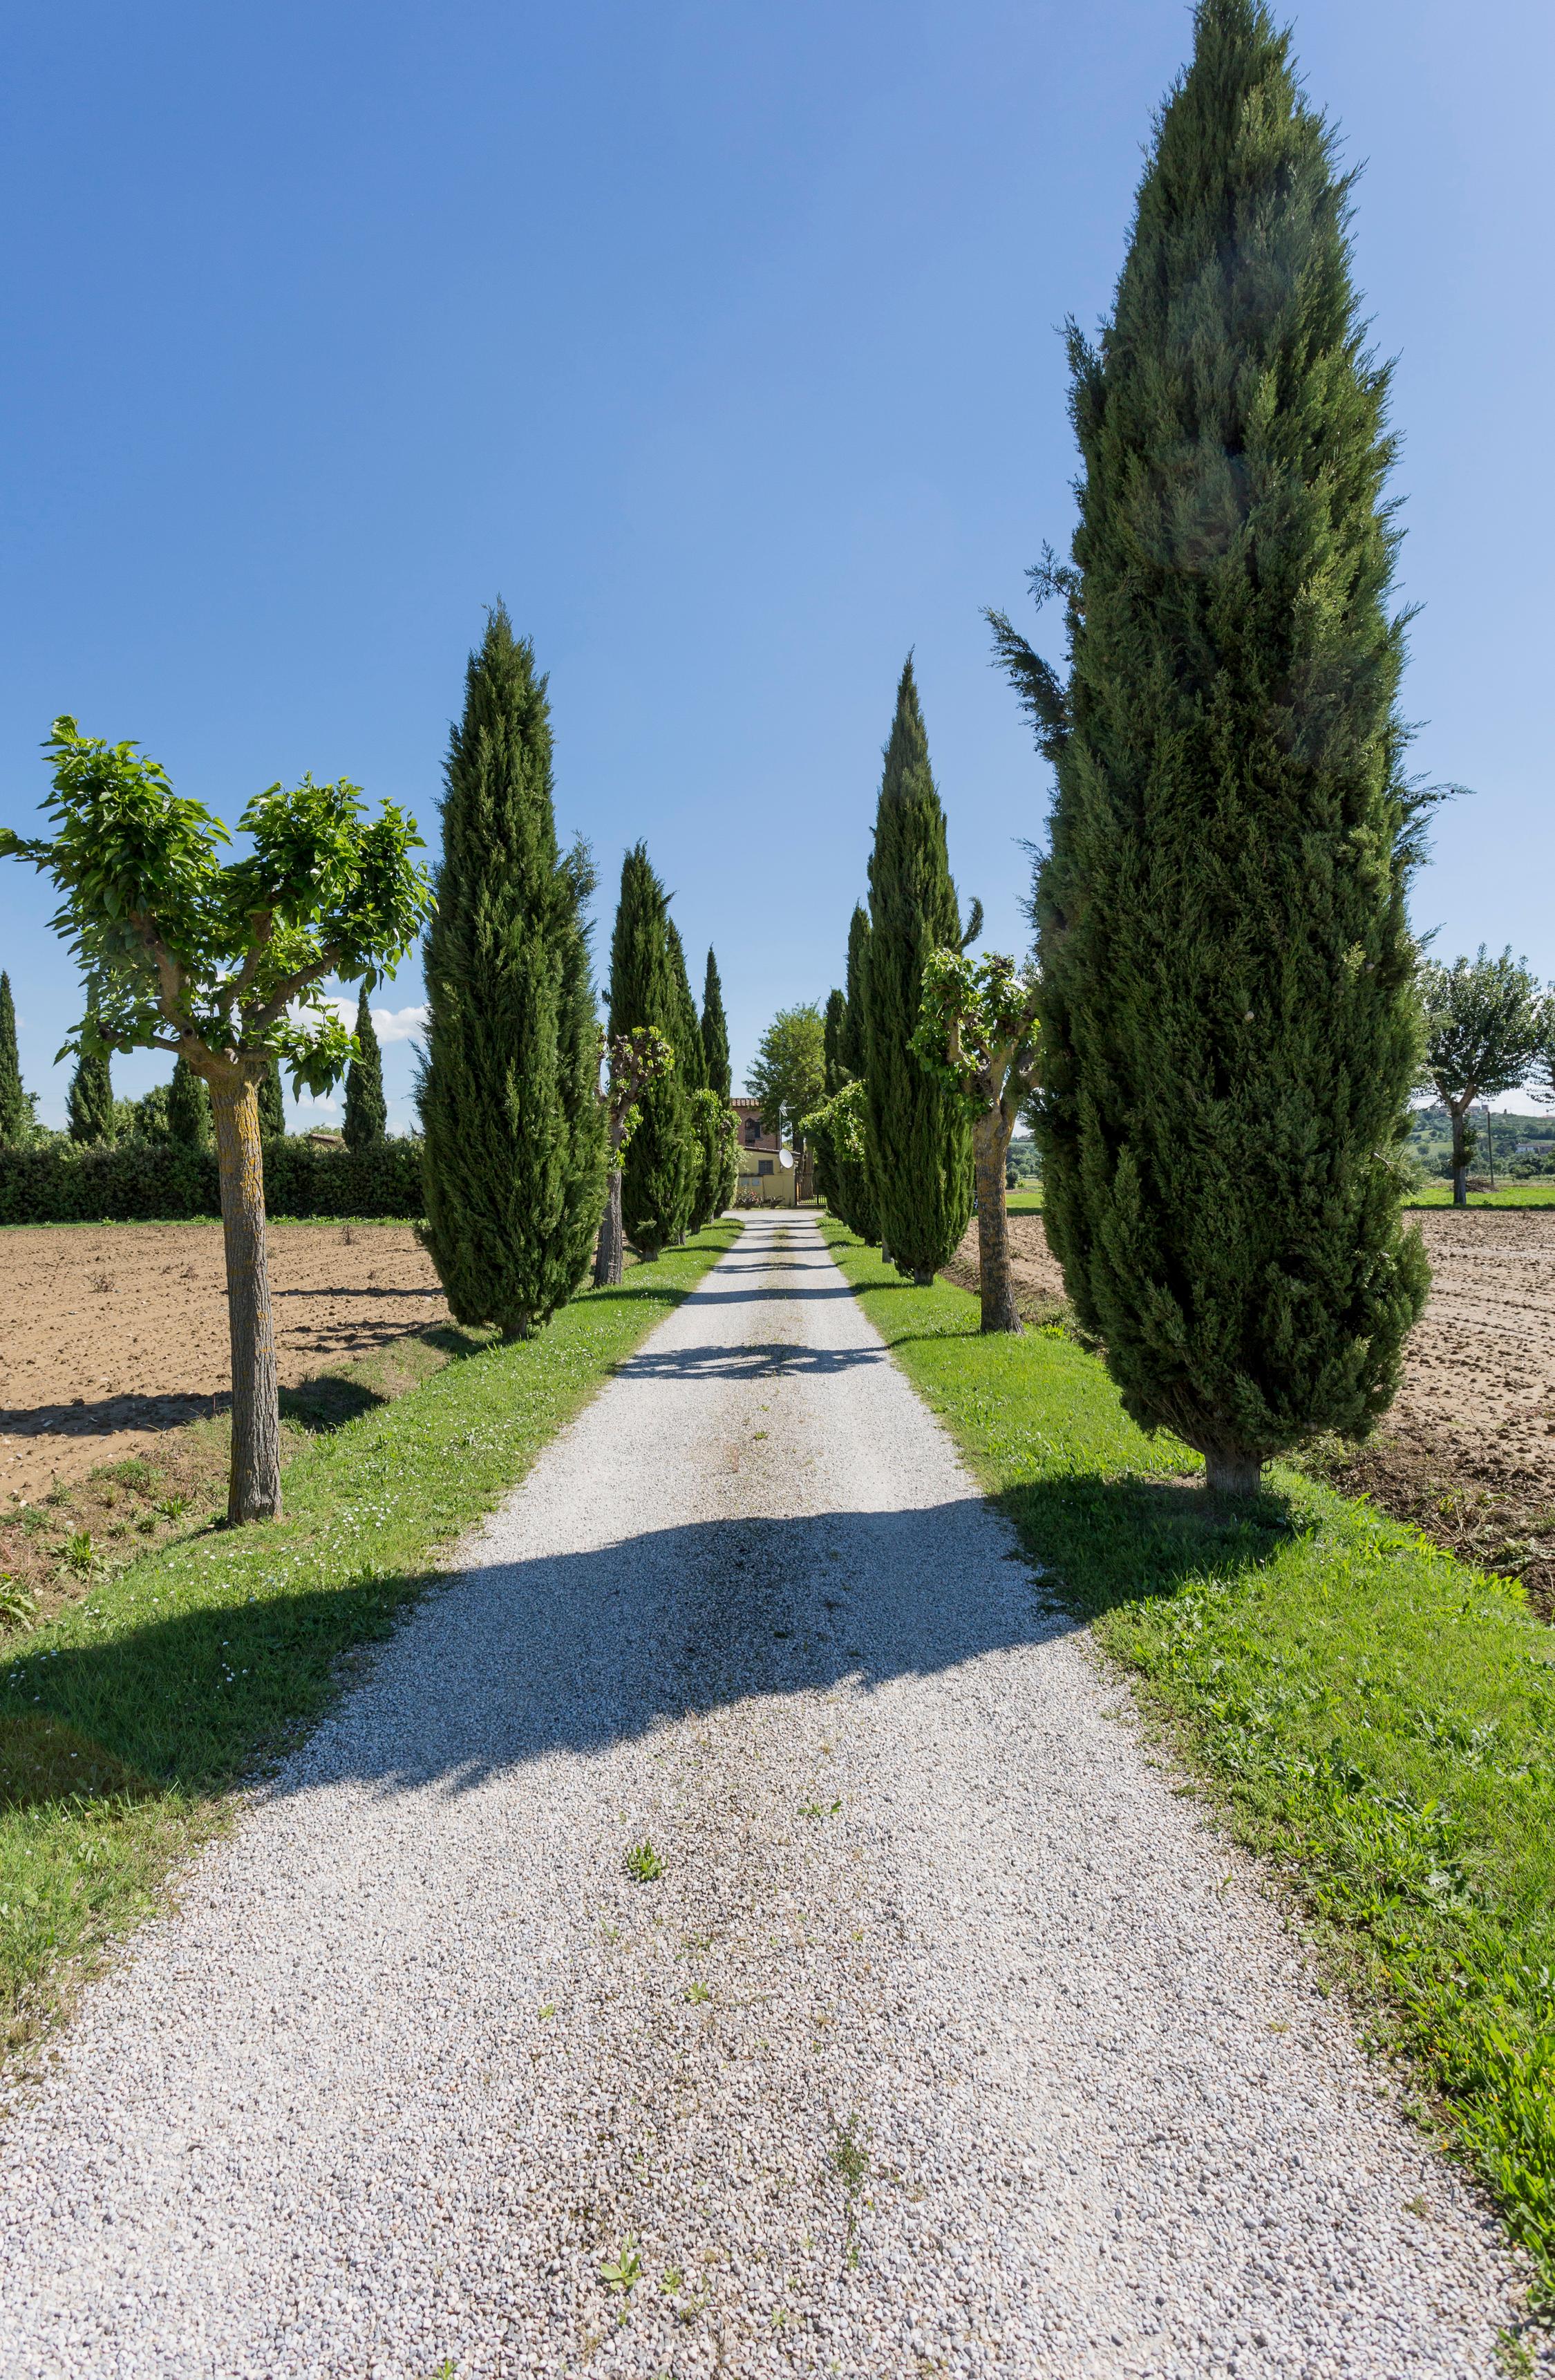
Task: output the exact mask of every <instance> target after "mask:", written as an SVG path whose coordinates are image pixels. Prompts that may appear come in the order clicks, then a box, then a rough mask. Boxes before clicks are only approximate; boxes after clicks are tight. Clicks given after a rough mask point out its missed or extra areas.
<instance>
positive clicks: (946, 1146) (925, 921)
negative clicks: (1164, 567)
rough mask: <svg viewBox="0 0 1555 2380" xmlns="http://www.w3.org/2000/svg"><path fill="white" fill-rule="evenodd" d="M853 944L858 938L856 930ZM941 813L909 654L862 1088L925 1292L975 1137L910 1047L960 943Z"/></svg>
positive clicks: (873, 1147) (888, 1192)
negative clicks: (943, 953) (930, 969)
mask: <svg viewBox="0 0 1555 2380" xmlns="http://www.w3.org/2000/svg"><path fill="white" fill-rule="evenodd" d="M850 941H851V936H850ZM961 941H962V931H961V914H960V910H959V908H958V906H957V904H956V897H955V887H954V884H953V883H952V881H951V872H950V856H949V853H948V851H947V849H946V844H945V814H944V811H943V810H942V807H941V806H940V796H939V795H938V793H937V792H936V791H935V786H934V779H933V777H932V775H931V773H930V771H929V739H928V737H927V735H925V733H924V727H923V714H922V712H921V710H919V708H918V699H917V685H916V683H915V681H914V677H913V664H912V659H911V656H910V655H909V657H908V660H907V662H906V666H905V668H904V670H903V672H902V679H901V684H900V686H898V687H897V691H896V716H895V719H894V721H893V724H892V729H891V740H890V742H889V743H888V744H887V746H886V747H885V771H884V774H883V775H882V777H881V792H880V805H879V807H878V809H877V811H876V814H875V847H874V850H873V853H872V854H871V856H870V859H869V939H868V941H867V943H866V945H865V950H866V956H865V958H864V964H863V968H862V975H863V988H864V1003H863V1004H864V1089H865V1104H866V1112H867V1114H868V1118H869V1130H868V1139H869V1169H870V1187H871V1190H872V1193H873V1197H872V1205H873V1208H874V1216H875V1220H877V1221H878V1223H879V1226H880V1232H881V1240H882V1242H883V1243H884V1245H885V1246H886V1247H887V1248H888V1249H889V1250H890V1253H891V1258H892V1261H893V1264H894V1265H895V1266H896V1269H897V1270H898V1271H899V1272H910V1273H911V1274H912V1276H913V1279H914V1281H915V1282H917V1284H918V1286H919V1287H927V1285H928V1284H929V1282H930V1281H932V1280H933V1278H934V1274H935V1272H936V1271H937V1270H938V1269H939V1267H940V1266H941V1265H942V1264H943V1263H944V1262H945V1261H946V1259H947V1258H948V1257H949V1256H950V1255H951V1253H952V1251H953V1249H954V1247H955V1246H956V1245H957V1243H958V1242H959V1240H960V1238H961V1235H962V1233H963V1232H964V1231H965V1230H966V1223H967V1219H968V1217H969V1216H970V1214H971V1211H972V1142H971V1131H970V1127H969V1125H968V1123H967V1120H966V1110H965V1106H964V1104H963V1102H962V1100H961V1099H959V1098H958V1097H957V1095H956V1093H955V1092H954V1090H952V1089H951V1088H950V1087H949V1086H948V1085H947V1084H945V1083H943V1082H941V1081H939V1080H937V1079H936V1077H935V1076H934V1075H932V1074H930V1073H929V1070H928V1068H927V1067H925V1066H924V1064H923V1063H922V1062H921V1060H919V1059H918V1057H917V1055H916V1054H915V1052H914V1050H913V1049H912V1046H911V1044H912V1038H913V1036H914V1034H915V1033H916V1032H917V1025H918V1015H919V1012H920V1010H921V1008H922V1004H923V968H924V962H925V960H926V959H927V958H928V957H929V953H930V952H932V951H936V950H942V949H955V948H959V946H960V943H961Z"/></svg>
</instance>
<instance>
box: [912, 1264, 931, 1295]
mask: <svg viewBox="0 0 1555 2380" xmlns="http://www.w3.org/2000/svg"><path fill="white" fill-rule="evenodd" d="M933 1286H934V1272H933V1268H932V1267H931V1266H929V1265H917V1266H916V1267H915V1268H914V1271H913V1287H914V1288H915V1289H932V1288H933Z"/></svg>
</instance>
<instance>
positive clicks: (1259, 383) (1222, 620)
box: [996, 0, 1427, 1486]
mask: <svg viewBox="0 0 1555 2380" xmlns="http://www.w3.org/2000/svg"><path fill="white" fill-rule="evenodd" d="M1195 33H1196V46H1195V55H1194V59H1193V63H1192V65H1191V66H1190V67H1189V68H1188V69H1187V71H1186V73H1185V74H1184V77H1183V79H1181V81H1180V82H1179V84H1178V85H1177V88H1176V89H1175V91H1173V92H1172V95H1171V97H1170V99H1169V101H1168V103H1167V104H1166V106H1165V108H1164V109H1163V111H1162V112H1161V115H1160V118H1159V120H1158V124H1157V128H1156V138H1155V143H1154V149H1153V152H1152V154H1151V157H1150V160H1149V163H1148V168H1147V171H1146V174H1145V178H1144V180H1143V182H1142V184H1141V186H1140V190H1139V197H1138V204H1137V212H1136V221H1135V225H1134V232H1133V238H1132V242H1131V246H1130V249H1129V254H1128V257H1127V260H1126V262H1125V264H1124V271H1123V274H1122V277H1121V279H1120V281H1119V284H1118V289H1117V297H1116V302H1115V306H1114V309H1113V313H1112V321H1111V322H1110V323H1109V324H1108V325H1107V326H1106V328H1105V330H1104V332H1103V334H1102V337H1101V342H1100V346H1099V348H1097V349H1095V350H1093V349H1092V348H1091V347H1090V346H1087V343H1086V341H1085V340H1084V339H1083V338H1082V337H1081V335H1080V334H1079V333H1078V332H1077V331H1076V330H1074V329H1073V328H1072V329H1071V333H1070V340H1069V350H1070V359H1071V365H1072V369H1073V375H1074V383H1073V398H1072V407H1073V414H1074V420H1075V430H1076V432H1077V435H1078V439H1079V444H1080V449H1081V455H1082V458H1083V466H1084V470H1083V478H1082V480H1081V483H1080V489H1079V496H1080V524H1079V527H1078V528H1077V530H1076V533H1075V543H1074V565H1075V566H1074V568H1073V569H1057V568H1054V567H1053V565H1051V560H1050V562H1049V564H1048V565H1046V567H1045V568H1044V569H1042V570H1040V571H1039V572H1038V573H1037V574H1035V576H1036V579H1037V583H1038V588H1039V594H1040V593H1043V592H1051V591H1055V590H1056V591H1057V592H1058V593H1059V594H1061V595H1062V596H1063V599H1064V603H1065V608H1066V613H1067V620H1068V628H1069V648H1070V650H1069V658H1070V674H1069V678H1068V681H1067V683H1066V684H1065V685H1063V686H1061V685H1060V684H1059V681H1058V679H1057V676H1056V674H1054V673H1053V672H1052V671H1051V670H1049V669H1048V668H1047V665H1046V664H1045V663H1041V662H1039V661H1038V660H1037V657H1036V656H1035V655H1034V654H1032V653H1031V652H1030V650H1029V649H1028V648H1026V647H1024V645H1023V644H1022V641H1021V640H1020V639H1018V638H1016V637H1014V632H1013V631H1010V630H1009V627H1008V624H1007V623H1003V624H996V625H999V626H1000V631H1001V632H1000V643H1001V649H1002V651H1003V654H1004V658H1005V660H1006V662H1008V663H1010V664H1011V666H1012V670H1013V674H1014V676H1015V678H1016V683H1017V686H1019V688H1020V691H1021V693H1022V696H1023V699H1025V700H1026V701H1027V707H1028V708H1029V709H1030V710H1032V712H1033V715H1034V717H1035V719H1036V721H1037V724H1038V731H1039V744H1040V745H1041V747H1042V749H1043V750H1044V752H1046V753H1047V754H1048V756H1049V757H1050V758H1051V759H1053V760H1054V761H1055V763H1056V767H1057V774H1058V792H1057V798H1056V802H1055V806H1054V809H1053V815H1052V828H1051V849H1050V853H1049V856H1048V857H1047V859H1046V860H1045V861H1044V863H1043V865H1042V867H1041V869H1040V873H1039V883H1038V925H1039V954H1040V960H1041V966H1042V994H1041V1010H1040V1014H1041V1024H1042V1035H1043V1061H1042V1062H1043V1075H1044V1088H1043V1095H1042V1098H1041V1100H1040V1102H1039V1107H1038V1109H1037V1111H1036V1115H1035V1123H1036V1125H1037V1128H1038V1135H1039V1141H1040V1144H1041V1150H1042V1167H1043V1183H1044V1189H1045V1195H1046V1207H1045V1213H1046V1217H1047V1225H1048V1231H1049V1234H1050V1237H1051V1241H1052V1245H1053V1247H1054V1251H1055V1253H1056V1254H1057V1255H1058V1257H1060V1260H1061V1261H1062V1263H1063V1271H1064V1279H1065V1281H1066V1283H1067V1286H1068V1290H1069V1294H1070V1296H1071V1298H1072V1300H1073V1302H1074V1305H1075V1312H1076V1315H1077V1317H1078V1318H1079V1320H1080V1322H1081V1323H1082V1325H1083V1326H1084V1327H1085V1328H1086V1329H1087V1330H1090V1331H1093V1332H1095V1333H1096V1334H1097V1335H1098V1336H1099V1339H1100V1340H1101V1341H1102V1342H1103V1343H1104V1345H1105V1347H1106V1350H1107V1359H1108V1363H1109V1365H1110V1366H1111V1368H1112V1374H1113V1377H1114V1378H1115V1379H1116V1380H1117V1381H1118V1383H1119V1385H1120V1387H1121V1388H1122V1390H1123V1393H1124V1403H1125V1405H1126V1406H1127V1409H1128V1411H1129V1412H1130V1413H1131V1414H1132V1415H1134V1417H1135V1418H1136V1420H1137V1421H1139V1422H1140V1423H1142V1424H1143V1425H1144V1426H1146V1427H1170V1428H1172V1429H1173V1430H1175V1431H1176V1432H1177V1434H1178V1435H1179V1436H1180V1437H1181V1438H1183V1439H1186V1440H1187V1442H1188V1443H1189V1444H1191V1445H1194V1446H1197V1447H1198V1448H1200V1449H1201V1450H1202V1451H1205V1452H1206V1454H1207V1455H1208V1456H1209V1457H1210V1458H1212V1469H1213V1470H1214V1472H1215V1475H1216V1476H1217V1478H1218V1479H1223V1480H1224V1481H1225V1483H1226V1484H1227V1485H1228V1486H1243V1485H1245V1484H1247V1483H1248V1482H1249V1481H1250V1479H1251V1477H1252V1475H1253V1472H1254V1467H1255V1466H1256V1464H1257V1463H1258V1462H1260V1461H1261V1460H1263V1459H1265V1458H1267V1457H1269V1456H1271V1455H1274V1454H1277V1453H1279V1452H1281V1451H1282V1450H1285V1449H1287V1448H1291V1447H1294V1446H1296V1445H1298V1444H1300V1443H1301V1442H1302V1441H1303V1440H1304V1439H1306V1438H1307V1437H1309V1436H1310V1435H1311V1434H1312V1433H1313V1432H1315V1431H1318V1430H1321V1429H1334V1430H1338V1431H1341V1432H1342V1433H1345V1434H1347V1435H1361V1434H1364V1433H1365V1432H1366V1431H1367V1429H1368V1428H1369V1427H1371V1425H1372V1424H1373V1422H1374V1421H1375V1419H1376V1417H1377V1415H1379V1413H1381V1412H1382V1411H1383V1410H1385V1408H1386V1406H1387V1404H1388V1403H1389V1402H1390V1400H1391V1396H1392V1394H1393V1390H1394V1389H1395V1387H1396V1385H1397V1380H1398V1373H1399V1363H1400V1354H1401V1349H1402V1345H1403V1338H1404V1334H1405V1333H1406V1331H1407V1330H1409V1328H1410V1326H1411V1324H1412V1323H1413V1322H1414V1320H1415V1317H1416V1315H1417V1314H1418V1312H1419V1310H1420V1306H1421V1305H1422V1303H1423V1300H1424V1297H1425V1293H1426V1286H1427V1270H1426V1264H1425V1258H1424V1255H1423V1253H1422V1251H1421V1248H1420V1245H1419V1241H1418V1239H1417V1237H1416V1236H1415V1234H1414V1233H1404V1232H1403V1230H1402V1229H1401V1225H1400V1219H1399V1211H1398V1203H1399V1192H1400V1186H1401V1184H1400V1178H1399V1171H1398V1165H1397V1160H1396V1158H1395V1155H1394V1150H1395V1148H1396V1146H1397V1143H1398V1141H1399V1139H1400V1138H1401V1136H1402V1134H1403V1129H1404V1105H1405V1100H1406V1098H1407V1095H1408V1093H1409V1091H1410V1088H1411V1087H1412V1084H1413V1082H1414V1079H1415V1069H1416V1065H1417V1056H1416V1033H1417V1021H1416V1008H1415V993H1414V984H1413V977H1414V968H1415V949H1414V945H1413V943H1412V941H1411V939H1410V933H1409V926H1408V920H1407V917H1406V915H1405V905H1404V893H1405V882H1406V878H1407V874H1408V871H1409V868H1410V866H1411V865H1412V863H1413V861H1414V860H1415V858H1416V857H1417V856H1418V849H1419V828H1420V820H1419V815H1418V809H1419V805H1418V802H1417V800H1416V799H1415V797H1413V796H1412V795H1410V793H1409V792H1408V790H1407V788H1406V786H1405V784H1404V782H1403V777H1402V774H1401V754H1402V750H1403V742H1404V735H1403V728H1402V726H1401V723H1400V722H1399V719H1398V717H1397V713H1396V710H1395V695H1396V689H1397V685H1398V676H1399V669H1400V663H1401V658H1402V650H1403V647H1402V637H1403V624H1402V622H1401V621H1400V620H1398V619H1396V618H1391V617H1390V615H1389V612H1388V609H1387V599H1388V594H1389V589H1390V584H1391V576H1392V570H1393V562H1394V552H1395V545H1396V539H1397V532H1396V530H1395V528H1394V527H1393V525H1392V521H1391V509H1390V506H1389V504H1388V502H1387V501H1386V499H1385V496H1384V492H1383V489H1384V481H1385V479H1386V476H1387V473H1388V470H1389V468H1390V466H1391V460H1392V454H1393V448H1392V442H1391V439H1390V438H1389V436H1388V435H1387V433H1386V431H1385V426H1384V416H1385V408H1386V399H1387V374H1386V372H1385V371H1384V370H1379V369H1377V368H1376V367H1375V366H1374V364H1373V363H1372V361H1371V359H1370V358H1368V356H1367V353H1366V351H1365V348H1364V345H1363V341H1364V336H1365V332H1364V325H1363V323H1362V322H1361V319H1360V316H1359V314H1358V311H1357V309H1356V304H1355V291H1354V288H1353V285H1352V282H1351V276H1350V261H1349V249H1348V243H1347V239H1346V231H1345V216H1346V208H1347V204H1348V198H1347V186H1346V183H1345V181H1344V179H1343V178H1342V176H1340V175H1339V174H1338V172H1337V171H1336V169H1335V165H1334V161H1333V153H1332V152H1333V143H1332V136H1331V135H1330V132H1329V131H1328V129H1327V128H1325V126H1324V124H1323V122H1322V120H1321V118H1320V117H1318V115H1315V114H1314V113H1313V111H1312V110H1311V109H1310V108H1309V107H1308V106H1307V105H1306V103H1305V101H1304V99H1303V97H1302V95H1301V91H1300V88H1299V85H1298V83H1297V80H1296V77H1295V73H1294V68H1293V67H1292V64H1291V61H1290V58H1289V55H1288V44H1287V41H1286V38H1285V36H1283V35H1282V34H1281V33H1280V32H1278V31H1277V30H1276V29H1275V26H1274V24H1273V22H1272V20H1271V18H1270V15H1269V12H1268V10H1267V8H1266V7H1265V6H1263V5H1262V0H1200V6H1198V8H1197V13H1196V18H1195ZM1023 657H1024V658H1023Z"/></svg>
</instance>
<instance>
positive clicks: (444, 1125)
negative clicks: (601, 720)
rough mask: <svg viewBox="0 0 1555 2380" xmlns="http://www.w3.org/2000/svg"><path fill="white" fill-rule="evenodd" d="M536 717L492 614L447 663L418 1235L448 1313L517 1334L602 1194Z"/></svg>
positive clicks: (527, 681)
mask: <svg viewBox="0 0 1555 2380" xmlns="http://www.w3.org/2000/svg"><path fill="white" fill-rule="evenodd" d="M552 783H553V781H552V752H551V712H550V706H549V704H548V702H547V699H546V689H545V680H544V678H543V677H541V676H540V675H539V674H537V672H536V669H535V665H534V650H533V648H532V646H531V645H529V643H528V641H527V639H525V638H523V637H516V636H515V635H514V632H513V624H512V622H511V620H510V619H509V617H508V615H507V612H506V610H505V608H504V606H503V605H502V604H501V603H499V604H497V605H496V606H495V608H494V609H493V610H492V612H491V613H490V614H489V615H488V618H487V622H486V633H485V635H484V637H482V639H481V642H480V648H479V650H477V651H475V652H473V653H471V655H470V657H469V661H468V665H467V668H466V671H465V704H464V713H463V716H462V718H461V720H460V721H459V723H458V724H457V726H456V727H455V728H454V730H453V732H452V734H451V735H450V737H449V745H448V759H447V763H446V768H445V771H444V792H443V803H442V817H443V858H442V863H441V866H440V868H439V869H438V875H437V909H436V913H435V915H434V917H433V918H432V922H431V929H430V930H429V932H428V935H427V950H426V980H427V1001H428V1011H429V1016H428V1028H427V1043H426V1056H425V1059H424V1061H423V1063H422V1067H421V1073H420V1078H419V1083H418V1085H417V1099H418V1104H419V1111H420V1119H421V1129H422V1133H423V1135H424V1150H423V1174H424V1179H425V1183H426V1200H427V1231H426V1245H427V1247H428V1250H429V1252H430V1254H431V1259H432V1262H433V1263H434V1265H435V1266H436V1267H437V1271H438V1277H439V1279H440V1280H441V1281H442V1282H443V1289H444V1291H445V1292H446V1293H447V1298H448V1303H449V1305H450V1307H451V1309H452V1311H453V1313H454V1316H455V1318H456V1320H457V1321H459V1322H463V1323H480V1322H494V1323H496V1324H497V1326H498V1327H499V1329H500V1330H502V1331H503V1332H504V1336H506V1337H509V1338H526V1337H528V1334H529V1333H530V1332H531V1331H532V1330H533V1329H534V1328H535V1326H536V1325H537V1324H538V1323H542V1322H544V1321H546V1320H547V1319H548V1318H550V1316H551V1315H552V1314H553V1313H554V1311H555V1309H556V1307H557V1306H558V1305H564V1304H565V1302H566V1300H567V1299H568V1298H569V1297H571V1296H572V1294H573V1293H574V1291H575V1290H576V1289H577V1286H578V1283H579V1282H580V1281H581V1280H582V1278H583V1275H584V1272H585V1270H586V1269H587V1267H588V1262H589V1254H590V1251H591V1248H592V1243H593V1235H594V1231H595V1228H596V1226H597V1224H598V1222H599V1216H600V1208H601V1203H602V1200H603V1195H604V1172H603V1164H604V1160H603V1124H602V1122H601V1116H600V1112H599V1107H598V1102H597V1099H596V1097H595V1092H596V1087H597V1082H598V1074H599V1034H598V1027H597V1026H596V1024H595V1020H594V1014H593V998H592V987H591V985H590V982H589V958H588V933H587V927H586V924H585V921H584V915H583V911H584V905H585V903H586V901H587V899H588V895H589V891H590V890H591V888H592V883H593V876H592V870H591V868H589V862H588V856H587V854H586V852H584V851H582V850H581V849H580V848H579V849H577V850H575V851H574V852H573V853H572V854H571V855H568V856H564V855H563V854H562V853H561V852H560V851H559V850H558V848H557V843H556V821H555V812H554V808H553V792H552Z"/></svg>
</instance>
